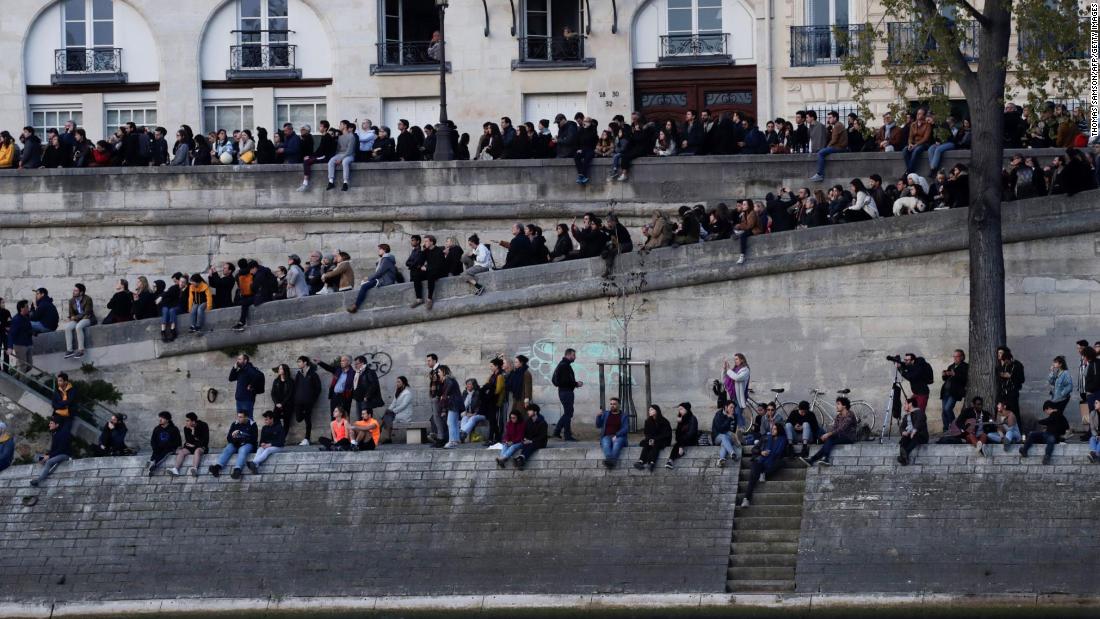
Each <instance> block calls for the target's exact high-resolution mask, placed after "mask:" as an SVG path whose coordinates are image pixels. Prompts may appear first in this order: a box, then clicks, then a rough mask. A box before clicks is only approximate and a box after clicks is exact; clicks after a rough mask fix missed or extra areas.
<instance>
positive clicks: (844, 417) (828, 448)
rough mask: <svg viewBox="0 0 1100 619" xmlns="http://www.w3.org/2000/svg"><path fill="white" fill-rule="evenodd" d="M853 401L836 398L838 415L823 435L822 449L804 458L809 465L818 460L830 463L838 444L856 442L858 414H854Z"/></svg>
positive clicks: (826, 463)
mask: <svg viewBox="0 0 1100 619" xmlns="http://www.w3.org/2000/svg"><path fill="white" fill-rule="evenodd" d="M851 409H852V403H851V401H850V400H848V398H845V397H839V398H837V399H836V417H834V418H833V427H832V429H830V430H829V431H828V432H826V433H825V434H822V435H821V442H822V443H823V445H821V449H818V450H817V453H815V454H814V455H813V456H810V457H809V458H802V461H803V462H805V463H806V465H807V466H814V465H815V464H817V463H818V462H821V463H822V464H825V465H829V464H832V463H831V462H829V456H831V455H832V453H833V448H834V447H836V446H837V445H851V444H852V443H854V442H856V431H857V422H856V416H855V415H853V414H852V410H851Z"/></svg>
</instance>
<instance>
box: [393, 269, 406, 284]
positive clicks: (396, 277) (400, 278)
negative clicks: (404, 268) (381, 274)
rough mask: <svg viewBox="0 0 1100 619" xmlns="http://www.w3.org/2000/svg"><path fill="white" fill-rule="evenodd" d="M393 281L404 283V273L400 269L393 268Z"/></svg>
mask: <svg viewBox="0 0 1100 619" xmlns="http://www.w3.org/2000/svg"><path fill="white" fill-rule="evenodd" d="M393 283H395V284H404V283H405V274H404V273H402V272H401V269H394V273H393Z"/></svg>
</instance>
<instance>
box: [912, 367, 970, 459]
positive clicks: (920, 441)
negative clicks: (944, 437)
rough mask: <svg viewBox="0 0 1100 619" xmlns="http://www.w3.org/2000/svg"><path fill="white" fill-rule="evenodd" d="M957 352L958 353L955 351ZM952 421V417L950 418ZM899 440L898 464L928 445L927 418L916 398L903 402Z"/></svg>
mask: <svg viewBox="0 0 1100 619" xmlns="http://www.w3.org/2000/svg"><path fill="white" fill-rule="evenodd" d="M956 352H958V351H956ZM951 417H952V419H951V420H952V421H954V417H955V416H954V415H952V416H951ZM900 427H901V440H900V441H899V442H898V450H899V451H898V462H899V463H900V464H901V465H902V466H907V465H908V464H909V455H910V454H912V453H913V450H914V449H916V448H917V447H918V446H919V445H925V444H927V443H928V417H927V416H926V415H925V414H924V411H923V410H921V409H920V408H918V407H917V401H916V398H907V399H906V400H905V415H904V416H903V417H902V418H901V424H900Z"/></svg>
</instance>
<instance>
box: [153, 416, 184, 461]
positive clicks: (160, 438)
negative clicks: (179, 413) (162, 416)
mask: <svg viewBox="0 0 1100 619" xmlns="http://www.w3.org/2000/svg"><path fill="white" fill-rule="evenodd" d="M182 444H183V441H182V440H180V429H179V428H177V427H176V424H174V423H171V422H169V423H168V425H167V426H165V427H163V428H162V427H160V424H159V423H158V424H157V425H155V426H153V432H152V435H151V436H150V437H149V446H150V447H152V449H153V453H161V454H165V453H171V452H173V451H175V450H177V449H179V448H180V445H182Z"/></svg>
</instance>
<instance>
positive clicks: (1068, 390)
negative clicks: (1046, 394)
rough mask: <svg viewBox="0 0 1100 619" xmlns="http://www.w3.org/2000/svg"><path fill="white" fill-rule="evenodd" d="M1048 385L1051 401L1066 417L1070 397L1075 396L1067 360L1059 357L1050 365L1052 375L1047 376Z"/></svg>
mask: <svg viewBox="0 0 1100 619" xmlns="http://www.w3.org/2000/svg"><path fill="white" fill-rule="evenodd" d="M1047 384H1049V385H1050V401H1051V402H1054V405H1055V406H1057V407H1058V410H1059V411H1060V412H1061V413H1062V414H1063V415H1064V414H1065V412H1066V405H1068V404H1069V397H1070V396H1071V395H1073V378H1072V377H1071V376H1070V374H1069V369H1068V368H1067V367H1066V358H1065V357H1063V356H1061V355H1059V356H1057V357H1055V358H1054V361H1052V362H1051V364H1050V374H1049V375H1047Z"/></svg>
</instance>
